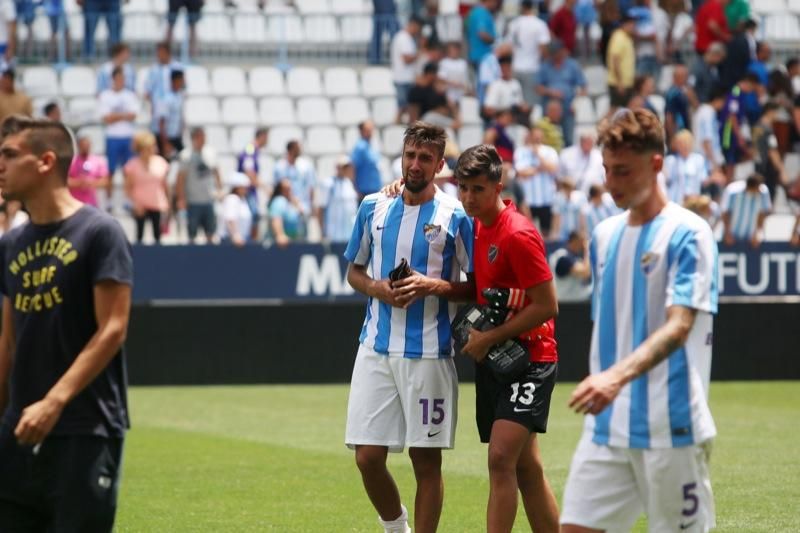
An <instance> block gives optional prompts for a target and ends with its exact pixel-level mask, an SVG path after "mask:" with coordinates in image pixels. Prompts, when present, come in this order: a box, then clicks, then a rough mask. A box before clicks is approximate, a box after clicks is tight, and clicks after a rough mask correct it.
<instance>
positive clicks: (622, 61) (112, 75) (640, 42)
mask: <svg viewBox="0 0 800 533" xmlns="http://www.w3.org/2000/svg"><path fill="white" fill-rule="evenodd" d="M101 3H102V2H101ZM173 4H175V5H174V6H173ZM178 4H180V5H178ZM184 4H186V3H180V2H177V3H175V2H171V3H170V5H171V6H172V7H176V6H177V7H176V8H180V7H185V8H187V9H189V10H190V13H191V6H189V5H188V4H186V5H184ZM379 4H380V5H379ZM678 4H680V5H678ZM743 4H744V5H743ZM547 6H548V4H547V3H546V2H538V3H537V2H532V1H529V0H523V1H521V2H519V9H518V14H516V15H515V16H512V17H505V16H500V8H501V2H499V1H498V0H480V1H478V2H476V3H474V5H472V6H467V7H466V8H465V9H464V10H463V14H464V39H463V41H455V42H445V41H443V40H442V39H441V38H439V37H438V36H437V29H436V28H437V24H436V19H434V18H430V17H427V18H426V17H425V16H424V15H425V14H430V13H435V11H436V9H435V7H436V6H435V2H427V3H426V4H425V5H421V6H419V11H418V12H415V13H412V15H411V16H410V17H409V18H408V20H407V22H406V24H405V25H404V26H403V27H400V26H399V24H398V25H396V26H395V25H394V24H389V23H387V24H385V25H384V26H381V27H378V26H376V27H375V28H376V32H388V33H390V34H391V41H390V50H389V57H390V63H391V64H390V68H391V72H392V76H393V78H394V82H395V88H396V95H397V107H398V114H397V117H396V120H397V122H398V123H399V124H407V123H410V122H413V121H415V120H424V121H427V122H431V123H435V124H438V125H441V126H442V127H445V128H448V130H449V131H454V132H457V131H458V130H459V129H460V128H461V127H462V120H461V113H462V109H461V101H462V99H463V97H464V96H465V95H474V96H475V97H476V98H477V100H478V103H479V113H480V119H481V120H482V121H483V127H484V136H483V139H482V140H483V142H486V143H489V144H492V145H494V146H495V147H496V148H497V150H498V153H499V154H500V156H501V159H502V160H503V162H504V164H505V166H506V173H505V178H504V183H505V185H506V190H507V192H508V196H510V197H511V198H513V199H514V200H515V201H516V202H517V204H518V205H519V207H520V209H521V210H522V211H523V212H525V213H528V214H529V216H530V217H531V218H532V219H533V220H534V221H535V222H536V224H537V225H538V227H539V228H540V230H541V231H542V234H543V235H544V236H545V238H546V239H548V240H552V241H557V242H567V241H572V242H573V243H575V242H579V241H580V242H585V241H586V239H587V238H588V237H589V236H590V234H591V231H592V228H593V227H594V225H596V224H597V223H598V222H599V221H600V220H602V219H603V218H605V217H607V216H610V215H612V214H613V213H615V212H616V208H615V207H614V202H613V199H612V198H610V197H609V196H608V194H607V193H605V191H604V190H603V181H604V177H603V176H604V171H603V166H602V155H601V153H600V151H599V149H598V148H597V147H596V146H595V145H594V131H593V129H594V128H593V124H586V123H577V122H578V119H579V117H578V116H577V115H576V109H575V107H576V106H575V104H576V101H577V99H578V98H584V97H585V96H586V95H587V94H588V93H587V90H588V83H589V82H588V80H587V77H586V75H585V69H584V67H585V66H586V65H587V64H589V62H590V61H591V59H590V58H592V57H594V56H595V54H596V55H597V57H599V59H600V61H602V63H603V64H604V65H605V67H606V69H607V70H606V72H607V78H606V85H607V90H608V102H609V105H608V113H614V112H615V111H616V110H617V109H619V108H621V107H627V108H638V107H645V108H649V109H651V110H652V111H654V112H655V113H657V114H659V115H660V116H661V117H662V119H663V122H664V126H665V131H666V134H667V139H668V147H667V148H668V155H667V157H666V158H665V162H664V168H663V171H662V173H661V176H660V179H661V180H662V183H663V187H664V189H665V191H666V192H667V194H668V196H669V198H670V199H671V200H672V201H674V202H677V203H681V204H684V205H687V206H689V207H691V208H693V209H695V210H696V211H697V212H698V213H700V214H701V215H702V216H704V217H705V218H706V219H707V220H708V221H709V223H710V224H712V225H713V226H719V228H720V229H719V235H720V238H721V239H723V240H724V241H725V242H726V243H728V244H732V243H735V242H746V243H748V244H750V245H752V246H757V245H758V243H759V242H760V241H761V240H762V238H763V225H764V219H765V217H766V216H767V214H769V213H770V212H771V209H772V203H773V202H774V200H775V196H776V194H777V192H778V190H779V189H781V188H785V191H786V192H785V196H786V198H787V199H788V200H789V203H790V205H792V206H793V207H794V208H796V211H798V212H800V208H798V202H800V190H798V188H799V186H798V185H797V183H798V180H797V176H796V175H790V169H787V166H786V165H785V164H784V161H785V160H786V157H785V156H786V155H787V154H789V153H796V147H797V144H798V140H800V136H799V135H798V126H800V92H798V91H799V90H800V61H798V60H797V59H789V60H788V61H785V62H782V63H776V62H773V61H772V58H771V50H772V49H771V47H770V45H769V43H768V42H767V41H759V40H757V39H756V37H755V36H756V29H757V22H756V21H755V20H754V19H753V18H752V17H751V16H750V14H749V12H748V11H747V9H746V8H747V3H746V2H744V3H743V2H740V1H738V0H732V1H726V0H706V1H705V2H698V5H697V6H693V7H694V8H695V13H694V15H691V14H690V11H688V10H684V8H683V7H682V3H680V2H679V3H677V4H676V3H675V2H666V1H662V2H660V3H659V4H657V3H656V2H653V1H651V0H636V1H635V2H632V1H631V0H606V1H605V2H603V3H602V4H595V3H593V2H587V1H575V0H566V1H565V2H564V3H563V4H561V6H560V7H559V8H558V9H557V10H555V11H554V12H552V13H550V12H549V11H548V9H547ZM172 7H171V8H170V9H171V10H172ZM396 9H397V8H396V6H395V5H394V2H383V3H381V2H375V13H376V16H378V15H382V16H383V15H389V14H391V15H393V16H395V17H396ZM389 11H391V12H392V13H389ZM503 12H504V13H505V14H507V13H508V12H509V10H508V9H507V8H506V9H504V10H503ZM1 14H2V13H1V12H0V15H1ZM687 17H688V18H689V21H690V22H689V25H688V29H689V30H691V29H692V25H693V26H694V32H693V33H694V35H695V36H696V39H695V42H694V51H692V50H691V48H690V47H687V46H681V39H683V38H684V37H685V35H687V34H688V33H687V23H686V19H687ZM691 17H694V18H693V19H692V18H691ZM595 20H597V21H599V23H600V25H601V28H602V37H601V38H600V40H599V41H598V42H597V43H593V42H592V40H591V39H590V38H589V32H588V31H587V27H589V26H590V25H591V24H592V23H593V22H594V21H595ZM0 37H2V35H0ZM379 37H380V36H379ZM0 40H2V39H0ZM380 41H381V39H380V38H378V41H377V42H380ZM595 44H596V46H597V49H596V50H592V49H590V47H591V46H594V45H595ZM374 45H375V42H373V43H372V46H374ZM8 48H11V49H12V50H13V48H14V46H13V45H12V44H10V43H9V45H8ZM171 49H172V47H171V45H170V43H169V42H168V41H165V42H162V43H159V44H158V45H157V46H156V54H155V55H156V58H155V62H154V63H153V65H152V66H151V67H150V68H149V70H148V73H147V77H146V83H145V86H144V87H145V88H144V91H143V92H142V93H141V94H137V92H136V89H135V72H134V69H133V68H132V67H131V65H130V63H129V61H130V50H129V48H128V46H127V45H126V44H125V43H121V42H117V43H115V44H113V45H112V47H111V50H110V59H109V61H108V62H106V63H104V64H103V65H102V66H101V67H100V68H99V70H98V79H97V110H98V113H99V115H100V118H101V121H102V124H103V125H104V128H105V143H106V145H105V154H106V160H105V161H104V160H102V159H101V158H99V157H97V156H95V155H94V154H93V153H92V146H91V143H90V140H89V139H88V137H86V136H83V135H81V133H80V132H78V136H77V137H78V146H79V150H78V152H79V154H78V156H77V157H76V160H75V163H74V164H73V168H72V170H71V172H70V186H71V188H72V189H73V191H74V192H75V194H76V196H78V197H79V198H81V199H82V200H84V201H86V202H87V203H93V204H95V205H101V206H104V207H108V206H109V205H110V204H109V202H108V199H110V197H111V192H112V190H113V184H114V183H115V181H116V182H117V183H122V184H124V187H123V190H124V192H125V197H126V198H125V202H124V208H125V209H127V210H128V211H129V212H130V214H131V215H132V216H133V218H134V220H135V221H136V239H137V241H141V240H142V238H143V235H144V230H145V227H146V224H147V223H149V226H150V227H151V228H152V229H151V232H152V236H153V240H154V241H155V242H159V241H160V236H161V234H162V232H163V231H168V230H169V228H170V227H177V229H178V231H179V232H181V234H182V240H183V241H184V242H207V243H220V242H225V243H232V244H235V245H243V244H245V243H248V242H251V243H252V242H260V241H262V240H264V239H268V240H270V241H272V242H274V243H275V244H277V245H279V246H285V245H287V244H289V243H291V242H292V241H297V240H305V239H308V238H319V239H322V240H325V241H328V242H345V241H346V240H347V239H348V237H349V234H350V229H351V227H352V223H353V220H354V217H355V211H356V208H357V205H358V202H359V200H360V199H361V198H363V197H364V196H365V195H367V194H371V193H373V192H375V191H377V190H378V189H379V188H380V187H381V186H382V185H383V183H385V182H386V181H388V180H389V179H391V178H393V177H398V176H397V175H394V176H382V175H381V172H380V170H379V163H380V159H381V155H380V153H379V152H378V150H377V149H376V148H375V146H374V143H373V142H372V137H373V132H374V125H373V124H372V122H371V121H369V120H367V121H364V122H362V123H360V124H359V126H358V127H359V137H358V139H357V140H356V142H355V145H354V146H352V147H349V148H350V150H349V152H348V153H347V154H342V155H341V157H339V159H338V160H337V161H336V166H335V168H336V170H335V172H334V175H333V176H317V175H316V166H315V164H314V163H313V161H312V160H311V159H309V158H307V157H305V156H304V155H303V146H302V143H301V142H300V141H299V140H291V141H290V142H288V143H287V145H286V151H285V154H284V156H283V157H281V158H280V160H278V161H277V162H276V164H275V165H274V169H273V172H272V175H271V176H265V175H264V172H263V169H261V168H259V166H260V153H261V151H262V150H263V149H264V148H265V146H266V145H267V141H268V138H269V131H268V130H267V129H266V128H258V129H257V130H256V131H255V132H254V137H253V140H252V141H251V142H249V143H247V145H246V146H241V147H236V149H237V151H238V157H237V168H236V171H237V172H236V173H235V174H232V175H230V176H222V175H221V174H220V172H219V168H218V166H217V157H216V153H215V150H214V146H210V145H209V144H208V143H207V142H206V136H205V132H204V130H203V128H202V127H195V128H193V129H191V131H187V128H186V126H185V123H186V121H185V117H184V116H183V108H184V105H183V104H184V92H185V78H184V70H183V69H184V67H183V66H182V65H181V64H180V63H178V62H177V61H175V60H174V59H173V58H172V54H171ZM6 51H7V50H6ZM12 55H13V51H12ZM369 58H370V60H375V61H380V60H381V58H382V54H381V52H380V51H379V50H373V51H372V52H371V53H370V56H369ZM666 68H669V71H668V72H669V73H671V74H668V75H667V76H666V77H667V78H670V77H671V80H670V81H671V83H670V84H669V87H668V88H667V89H666V90H665V91H664V92H663V94H659V93H658V89H657V86H658V83H657V82H658V80H660V79H662V70H664V69H666ZM14 77H15V71H14V68H13V66H12V65H10V64H7V65H6V67H4V69H3V74H2V76H1V77H0V120H1V119H2V118H4V117H5V116H8V115H9V114H11V113H16V112H20V113H23V114H31V113H32V112H33V111H34V110H32V109H31V101H30V99H29V98H27V96H25V95H24V94H23V93H21V92H20V91H19V90H17V89H16V87H15V84H14ZM584 99H585V98H584ZM145 106H146V107H147V108H149V111H150V116H151V117H152V119H151V123H150V127H149V131H146V132H141V131H138V126H137V125H136V123H135V119H136V116H137V115H138V114H139V111H140V110H141V109H142V108H143V107H145ZM598 112H599V106H598ZM46 114H47V115H48V116H52V118H54V119H56V120H57V119H58V117H59V116H60V110H59V109H58V107H57V105H55V104H51V105H50V107H49V109H48V110H47V113H46ZM598 114H600V113H598ZM185 138H186V139H189V140H190V142H188V143H187V146H185V147H184V139H185ZM397 148H398V151H399V147H397ZM459 148H462V149H463V148H466V147H458V146H456V145H455V142H454V139H451V141H450V143H449V145H448V163H449V165H450V167H452V165H453V164H454V162H455V159H456V158H457V156H458V154H459ZM748 162H749V164H751V168H752V172H749V173H748V174H749V175H748V176H746V179H735V178H736V169H737V168H742V163H748ZM393 167H394V168H397V167H398V165H397V162H395V164H394V165H393ZM170 169H172V170H170ZM797 171H798V169H796V168H795V169H794V170H791V172H797ZM245 180H246V183H245ZM439 183H440V186H441V187H442V188H443V189H445V190H448V191H452V192H455V187H453V186H452V185H453V182H452V177H449V176H448V175H447V174H446V173H443V174H442V175H441V176H440V177H439ZM98 192H101V193H102V194H98ZM244 207H246V208H247V212H248V213H249V218H248V219H247V220H246V221H245V217H243V213H244ZM8 211H9V212H11V211H14V210H13V208H9V209H8ZM16 212H17V211H14V216H13V217H12V216H6V218H5V222H4V223H5V224H8V223H10V221H11V220H12V219H13V220H16V219H17V218H18V217H17V216H16ZM799 220H800V218H799ZM171 221H174V222H175V224H172V225H171V224H170V222H171ZM787 238H788V239H790V240H791V241H792V242H794V243H797V242H798V239H799V238H800V237H799V236H798V233H797V227H795V229H794V230H793V233H792V235H791V236H788V235H787ZM576 239H577V240H576ZM179 240H180V239H179ZM579 248H580V247H578V246H577V245H575V249H576V250H577V249H579Z"/></svg>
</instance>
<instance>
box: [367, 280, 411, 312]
mask: <svg viewBox="0 0 800 533" xmlns="http://www.w3.org/2000/svg"><path fill="white" fill-rule="evenodd" d="M371 296H373V297H375V298H377V299H378V300H380V301H382V302H383V303H385V304H388V305H391V306H392V307H404V304H403V303H401V302H400V301H398V300H397V295H396V294H395V292H394V289H393V288H392V282H391V281H390V280H388V279H382V280H376V281H375V284H374V289H373V291H372V294H371Z"/></svg>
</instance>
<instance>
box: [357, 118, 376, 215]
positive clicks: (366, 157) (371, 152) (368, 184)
mask: <svg viewBox="0 0 800 533" xmlns="http://www.w3.org/2000/svg"><path fill="white" fill-rule="evenodd" d="M374 129H375V124H373V123H372V121H371V120H365V121H364V122H362V123H360V124H359V125H358V132H359V134H360V135H361V138H360V139H358V141H357V142H356V145H355V146H354V147H353V151H352V153H351V154H350V159H351V160H352V162H353V168H354V169H355V175H356V190H357V191H358V194H359V196H360V198H362V199H363V198H364V197H365V196H366V195H368V194H372V193H374V192H378V191H379V190H380V188H381V173H380V170H378V162H380V160H381V155H380V154H379V153H378V151H377V150H376V149H375V148H374V147H373V146H372V143H371V140H372V132H373V131H374Z"/></svg>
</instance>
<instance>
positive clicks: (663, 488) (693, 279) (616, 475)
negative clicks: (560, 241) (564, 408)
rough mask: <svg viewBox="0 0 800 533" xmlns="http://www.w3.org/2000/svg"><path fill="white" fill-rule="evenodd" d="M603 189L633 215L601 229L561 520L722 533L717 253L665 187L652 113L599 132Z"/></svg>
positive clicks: (619, 118) (569, 530)
mask: <svg viewBox="0 0 800 533" xmlns="http://www.w3.org/2000/svg"><path fill="white" fill-rule="evenodd" d="M599 144H600V146H601V147H602V150H603V166H604V167H605V169H606V188H607V189H608V192H609V193H610V194H611V196H612V197H613V198H614V202H615V203H616V204H617V206H618V207H620V208H623V209H627V211H625V212H624V213H622V214H619V215H615V216H613V217H610V218H608V219H606V220H604V221H603V222H601V223H600V224H598V225H597V227H596V228H595V229H594V234H593V236H592V241H591V244H590V247H589V252H590V254H589V255H590V263H591V267H592V275H593V278H594V288H593V291H594V294H593V299H592V320H593V322H594V330H593V333H592V341H591V348H590V351H589V367H590V375H589V377H587V378H586V379H584V380H583V381H582V382H581V383H580V384H579V385H578V386H577V388H576V389H575V391H574V392H573V393H572V396H571V398H570V406H571V407H572V408H573V409H575V411H577V412H578V413H582V414H586V415H587V416H586V417H585V424H584V431H583V438H582V439H581V441H580V443H579V444H578V447H577V449H576V451H575V455H574V456H573V459H572V465H571V467H570V473H569V477H568V479H567V484H566V487H565V489H564V508H563V513H562V515H561V523H562V524H563V529H562V531H563V532H564V533H582V532H593V531H599V530H602V531H630V529H631V527H632V526H633V524H634V523H635V521H636V520H637V518H638V517H639V515H641V514H642V513H645V514H646V515H647V524H648V531H650V532H662V531H665V532H666V531H682V532H683V531H686V532H705V531H708V530H709V529H711V528H713V527H714V525H715V514H714V499H713V495H712V493H711V481H710V479H709V472H708V454H709V451H710V443H711V439H712V438H713V437H714V436H715V435H716V428H715V427H714V421H713V420H712V418H711V411H710V409H709V406H708V385H709V376H710V372H711V340H712V337H711V332H712V322H713V314H714V313H716V311H717V245H716V242H715V240H714V236H713V233H712V231H711V227H710V226H709V225H708V224H707V223H706V222H705V221H704V220H702V219H701V218H700V217H698V216H697V215H695V214H694V213H691V212H690V211H688V210H686V209H684V208H682V207H680V206H679V205H677V204H674V203H672V202H669V201H668V200H667V198H666V196H665V194H664V191H663V190H662V189H661V188H660V187H659V184H658V179H657V176H658V173H659V172H660V171H661V168H662V166H663V162H664V128H663V127H662V125H661V123H660V122H659V120H658V118H656V116H655V115H654V114H653V113H651V112H649V111H647V110H643V109H637V110H635V111H632V110H630V109H625V108H623V109H620V110H618V111H617V112H616V113H615V114H614V115H613V116H612V117H610V118H608V119H604V120H603V122H601V123H600V126H599Z"/></svg>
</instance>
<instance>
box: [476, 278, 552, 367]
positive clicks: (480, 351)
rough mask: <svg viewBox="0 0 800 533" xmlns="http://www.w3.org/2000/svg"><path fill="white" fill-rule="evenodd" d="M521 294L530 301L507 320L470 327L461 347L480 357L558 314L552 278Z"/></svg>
mask: <svg viewBox="0 0 800 533" xmlns="http://www.w3.org/2000/svg"><path fill="white" fill-rule="evenodd" d="M525 295H526V296H527V297H528V300H530V302H531V303H530V304H528V305H526V306H525V307H523V308H522V309H520V311H519V313H517V314H516V315H514V316H513V317H512V318H511V319H510V320H509V321H508V322H505V323H504V324H502V325H500V326H498V327H496V328H494V329H490V330H488V331H478V330H476V329H473V330H472V331H471V332H470V334H469V341H468V342H467V344H465V345H464V347H463V348H462V350H461V353H463V354H465V355H468V356H470V357H472V358H473V359H475V360H476V361H481V360H483V358H484V357H486V354H487V353H488V351H489V348H491V347H492V346H494V345H495V344H499V343H501V342H503V341H506V340H508V339H513V338H515V337H518V336H520V335H522V334H523V333H525V332H526V331H530V330H531V329H532V328H534V327H537V326H540V325H542V324H543V323H545V322H546V321H548V320H550V319H551V318H555V317H556V315H558V298H557V297H556V288H555V284H554V283H553V281H552V280H550V281H545V282H544V283H540V284H538V285H534V286H533V287H530V288H528V289H527V290H526V291H525Z"/></svg>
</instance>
